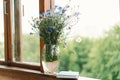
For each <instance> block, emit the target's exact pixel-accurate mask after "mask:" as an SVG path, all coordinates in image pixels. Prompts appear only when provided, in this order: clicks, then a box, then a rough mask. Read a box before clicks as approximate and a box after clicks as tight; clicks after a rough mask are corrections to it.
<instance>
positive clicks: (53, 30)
mask: <svg viewBox="0 0 120 80" xmlns="http://www.w3.org/2000/svg"><path fill="white" fill-rule="evenodd" d="M68 10H70V9H69V5H66V6H65V7H60V6H55V8H54V9H50V10H48V11H47V12H43V13H40V16H39V18H33V23H32V29H33V30H34V31H35V32H38V33H39V36H40V38H42V39H43V40H44V43H45V45H47V46H46V59H47V61H55V60H57V59H58V57H57V51H58V49H56V47H57V45H58V44H59V43H60V41H62V40H65V35H66V34H67V33H65V31H66V30H70V29H71V26H73V25H74V24H73V23H76V20H77V19H79V18H78V15H79V12H73V13H71V14H69V13H68ZM68 32H69V31H68ZM52 45H54V46H52ZM50 53H51V55H49V54H50Z"/></svg>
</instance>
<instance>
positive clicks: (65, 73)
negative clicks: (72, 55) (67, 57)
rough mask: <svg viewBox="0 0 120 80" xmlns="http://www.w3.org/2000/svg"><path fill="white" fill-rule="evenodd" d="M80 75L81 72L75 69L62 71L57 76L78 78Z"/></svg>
mask: <svg viewBox="0 0 120 80" xmlns="http://www.w3.org/2000/svg"><path fill="white" fill-rule="evenodd" d="M78 77H79V72H75V71H61V72H59V73H58V74H57V78H63V79H67V78H68V79H77V78H78Z"/></svg>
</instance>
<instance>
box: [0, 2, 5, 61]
mask: <svg viewBox="0 0 120 80" xmlns="http://www.w3.org/2000/svg"><path fill="white" fill-rule="evenodd" d="M3 16H4V14H3V0H0V60H4V19H3V18H4V17H3Z"/></svg>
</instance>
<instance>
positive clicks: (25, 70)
mask: <svg viewBox="0 0 120 80" xmlns="http://www.w3.org/2000/svg"><path fill="white" fill-rule="evenodd" d="M0 69H3V70H13V71H21V72H27V73H35V74H40V73H41V72H40V71H36V70H30V69H24V68H18V67H10V66H9V67H8V66H3V65H0Z"/></svg>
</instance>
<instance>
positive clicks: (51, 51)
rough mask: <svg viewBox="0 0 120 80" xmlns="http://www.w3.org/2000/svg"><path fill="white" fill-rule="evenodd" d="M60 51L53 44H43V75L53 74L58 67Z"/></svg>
mask: <svg viewBox="0 0 120 80" xmlns="http://www.w3.org/2000/svg"><path fill="white" fill-rule="evenodd" d="M59 54H60V49H59V47H58V46H57V45H55V44H45V46H44V49H43V68H44V72H45V73H51V74H54V73H56V72H57V71H58V67H59Z"/></svg>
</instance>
